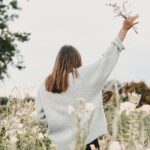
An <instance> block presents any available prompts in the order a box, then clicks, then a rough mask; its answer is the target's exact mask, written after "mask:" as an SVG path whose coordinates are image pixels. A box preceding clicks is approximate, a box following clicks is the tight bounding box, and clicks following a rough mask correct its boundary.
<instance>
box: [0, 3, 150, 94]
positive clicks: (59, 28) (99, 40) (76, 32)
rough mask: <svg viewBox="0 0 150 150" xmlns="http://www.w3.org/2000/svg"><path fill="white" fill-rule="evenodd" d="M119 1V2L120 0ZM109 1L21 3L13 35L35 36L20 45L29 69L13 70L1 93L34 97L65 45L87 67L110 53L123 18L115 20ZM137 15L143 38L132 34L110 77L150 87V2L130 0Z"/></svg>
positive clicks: (0, 90)
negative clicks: (109, 48)
mask: <svg viewBox="0 0 150 150" xmlns="http://www.w3.org/2000/svg"><path fill="white" fill-rule="evenodd" d="M118 1H119V0H118ZM105 2H106V0H43V1H42V0H30V1H29V2H21V3H22V6H23V10H22V11H21V13H20V18H19V19H18V20H17V21H16V22H15V23H14V24H13V25H12V26H11V28H12V30H15V31H26V32H31V34H32V35H31V40H30V41H29V42H27V43H24V44H21V45H20V46H19V47H20V49H21V53H22V55H23V56H24V60H25V63H24V64H25V66H26V69H25V70H23V71H18V70H17V69H14V68H9V74H10V78H9V79H5V81H4V82H5V83H0V86H1V87H2V88H1V89H0V95H9V94H11V93H12V92H11V91H12V89H13V87H15V86H17V87H18V89H19V90H20V91H23V93H24V94H26V93H29V94H31V95H35V93H36V92H35V91H36V88H37V87H38V85H39V84H40V83H41V82H42V81H43V80H44V78H45V77H46V76H47V75H48V74H49V73H50V71H51V70H52V67H53V64H54V61H55V57H56V54H57V52H58V50H59V48H60V47H61V46H62V45H64V44H71V45H73V46H75V47H76V48H77V49H78V50H79V51H80V53H81V56H82V59H83V65H87V64H89V63H92V62H94V61H95V60H96V59H98V58H99V56H101V55H102V53H103V52H104V51H105V50H106V49H107V47H108V46H109V44H110V42H111V41H112V40H113V39H114V38H115V37H116V36H117V33H118V31H119V29H120V28H121V24H122V18H115V17H114V14H113V12H112V10H111V9H110V8H108V7H106V5H105ZM130 2H131V3H132V10H133V12H134V14H139V15H140V18H139V21H140V24H139V25H137V28H138V31H139V34H138V35H136V34H135V33H134V31H133V30H131V31H130V32H129V33H128V35H127V37H126V39H125V41H124V46H125V47H126V49H125V50H124V51H123V52H122V53H121V55H120V59H119V61H118V63H117V65H116V67H115V69H114V70H113V72H112V74H111V76H110V79H117V80H120V81H132V80H134V81H140V80H144V81H146V82H147V83H150V69H149V68H150V42H149V39H150V29H149V27H150V20H149V14H150V9H149V6H150V1H149V0H143V1H142V0H140V1H137V0H130Z"/></svg>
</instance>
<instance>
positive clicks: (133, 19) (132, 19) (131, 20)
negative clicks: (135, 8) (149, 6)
mask: <svg viewBox="0 0 150 150" xmlns="http://www.w3.org/2000/svg"><path fill="white" fill-rule="evenodd" d="M138 17H139V15H135V16H133V17H129V18H128V19H127V20H128V21H129V22H134V21H135V20H136V19H137V18H138Z"/></svg>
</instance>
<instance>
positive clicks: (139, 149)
mask: <svg viewBox="0 0 150 150" xmlns="http://www.w3.org/2000/svg"><path fill="white" fill-rule="evenodd" d="M142 149H144V147H143V145H141V144H137V145H136V150H142Z"/></svg>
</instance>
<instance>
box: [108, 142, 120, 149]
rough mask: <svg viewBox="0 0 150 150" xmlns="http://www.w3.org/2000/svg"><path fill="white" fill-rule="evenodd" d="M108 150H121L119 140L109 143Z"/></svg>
mask: <svg viewBox="0 0 150 150" xmlns="http://www.w3.org/2000/svg"><path fill="white" fill-rule="evenodd" d="M109 150H121V145H120V143H119V142H117V141H114V142H112V143H111V144H110V146H109Z"/></svg>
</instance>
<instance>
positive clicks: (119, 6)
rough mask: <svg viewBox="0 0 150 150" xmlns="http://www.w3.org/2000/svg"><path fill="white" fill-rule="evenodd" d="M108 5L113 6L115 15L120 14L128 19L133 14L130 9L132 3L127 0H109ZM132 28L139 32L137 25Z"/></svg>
mask: <svg viewBox="0 0 150 150" xmlns="http://www.w3.org/2000/svg"><path fill="white" fill-rule="evenodd" d="M106 6H108V7H111V8H112V9H113V12H114V13H115V16H120V17H123V18H124V19H127V18H128V17H130V16H131V14H132V11H131V10H130V6H131V4H129V2H128V1H127V0H121V1H118V2H117V1H115V0H109V1H108V2H107V3H106ZM132 28H133V29H134V31H135V33H138V31H137V29H136V27H135V26H133V27H132Z"/></svg>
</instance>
